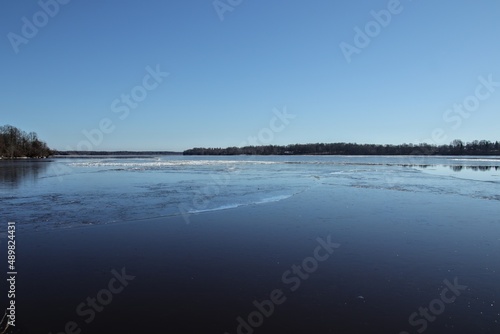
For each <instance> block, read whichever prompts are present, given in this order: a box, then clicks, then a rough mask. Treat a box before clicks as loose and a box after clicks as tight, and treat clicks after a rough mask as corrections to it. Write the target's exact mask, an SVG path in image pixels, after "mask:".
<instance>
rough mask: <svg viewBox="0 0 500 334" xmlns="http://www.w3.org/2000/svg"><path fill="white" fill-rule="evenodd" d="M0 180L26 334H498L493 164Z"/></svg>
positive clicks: (298, 166) (332, 163)
mask: <svg viewBox="0 0 500 334" xmlns="http://www.w3.org/2000/svg"><path fill="white" fill-rule="evenodd" d="M0 180H1V183H0V201H1V204H2V205H1V206H0V216H1V217H2V220H3V221H4V222H7V221H14V222H16V238H17V240H18V244H17V248H16V256H17V258H16V259H17V262H18V263H19V269H18V270H19V275H18V281H17V283H16V286H17V288H18V291H16V298H17V299H16V305H18V309H17V312H18V313H17V314H18V316H19V319H20V320H19V326H20V328H22V329H23V331H22V332H30V333H31V332H33V333H48V332H52V333H61V332H62V331H63V330H64V328H65V324H67V323H69V321H74V322H75V324H76V325H75V326H77V327H78V328H79V329H81V330H82V333H110V332H116V333H139V332H147V333H217V334H224V333H230V334H233V333H245V334H250V333H255V334H258V333H394V334H400V333H401V334H407V333H411V334H414V333H416V334H419V333H424V332H425V333H439V334H445V333H446V334H447V333H450V334H451V333H500V309H499V305H500V303H499V300H500V284H499V283H498V282H500V215H499V214H500V158H498V157H373V156H278V157H275V156H273V157H262V156H250V157H246V156H237V157H192V156H190V157H183V156H162V157H134V158H132V157H126V158H124V157H102V158H101V157H93V158H56V159H49V160H40V161H0ZM5 231H6V224H5V223H4V224H1V230H0V232H1V233H0V239H2V238H1V237H2V236H3V238H4V237H5ZM330 239H331V242H332V243H334V244H335V247H337V248H335V250H334V251H333V249H331V248H328V247H326V248H317V247H319V246H321V245H325V242H326V243H327V244H330V243H328V242H327V240H330ZM320 240H322V241H320ZM0 244H1V245H3V246H2V247H4V246H5V244H4V243H3V240H2V242H1V243H0ZM321 247H323V246H321ZM329 249H330V250H331V251H332V252H333V253H331V254H330V253H328V250H329ZM2 254H5V253H2ZM297 266H299V267H300V268H301V269H300V268H299V267H297ZM121 268H126V272H127V273H129V274H130V275H133V276H135V278H134V280H133V281H131V282H130V284H129V285H128V286H127V287H126V289H125V290H124V291H123V292H122V293H120V294H117V295H114V296H113V300H112V302H111V301H110V302H109V303H108V302H107V301H106V303H105V304H106V306H105V309H104V311H103V312H97V313H95V319H93V318H92V320H91V319H89V318H88V314H89V313H86V314H87V316H82V314H81V312H80V313H79V312H78V311H77V305H81V303H82V302H83V303H85V301H86V300H87V299H86V298H87V297H92V296H96V294H98V293H99V291H102V289H103V288H106V287H107V286H108V285H107V284H108V282H110V280H111V279H112V278H113V274H112V272H113V270H118V271H119V270H120V269H121ZM298 268H299V269H298ZM5 289H7V287H6V284H5V280H2V281H1V282H0V290H1V291H7V290H5ZM273 291H279V292H280V294H278V295H280V296H281V298H278V299H277V300H279V301H282V303H279V304H274V306H273V312H270V311H269V310H270V306H269V303H267V304H265V305H267V306H266V307H267V310H268V312H267V313H268V315H269V316H267V315H266V316H264V315H262V313H266V312H265V310H264V311H262V310H261V311H260V312H262V313H258V312H259V308H258V307H257V306H255V305H256V304H259V305H262V303H264V302H265V301H266V300H271V299H270V298H271V296H272V292H273ZM275 297H276V295H275ZM103 305H104V302H103ZM0 306H1V307H4V304H3V300H2V301H0ZM87 311H88V310H87ZM256 312H257V313H256ZM270 313H272V314H270ZM259 314H260V316H261V318H259ZM242 323H244V325H242Z"/></svg>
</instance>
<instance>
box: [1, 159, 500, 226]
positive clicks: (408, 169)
mask: <svg viewBox="0 0 500 334" xmlns="http://www.w3.org/2000/svg"><path fill="white" fill-rule="evenodd" d="M0 180H1V183H0V201H1V203H2V206H1V207H0V215H1V216H2V217H4V219H5V220H12V221H16V222H17V223H18V226H19V228H26V229H52V228H70V227H77V226H81V225H85V224H110V223H113V222H119V221H127V220H137V219H145V218H153V217H161V216H171V215H178V214H181V215H183V216H184V217H185V218H188V216H189V215H190V214H193V213H199V212H204V211H211V210H222V209H228V208H235V207H238V206H244V205H252V204H260V203H266V202H272V201H279V200H283V199H286V198H289V197H291V196H294V195H296V194H298V193H301V192H304V191H307V190H308V189H309V188H311V187H315V186H318V185H326V186H328V187H329V188H330V189H331V191H342V189H344V188H346V187H354V188H375V189H386V190H390V191H400V192H401V191H405V192H420V193H429V194H458V195H461V196H466V197H471V198H480V199H484V200H487V201H500V191H499V186H500V158H495V157H368V156H361V157H358V156H277V157H276V156H273V157H263V156H252V157H242V156H237V157H183V156H164V157H146V158H144V157H140V158H72V159H50V160H42V161H13V162H12V161H0ZM368 200H369V199H368ZM2 228H3V229H2V230H0V231H1V232H4V230H5V227H4V226H2Z"/></svg>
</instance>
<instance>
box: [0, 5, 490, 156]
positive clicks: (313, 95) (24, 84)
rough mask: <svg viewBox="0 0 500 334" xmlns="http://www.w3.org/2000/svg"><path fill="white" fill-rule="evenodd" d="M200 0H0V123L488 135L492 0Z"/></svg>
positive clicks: (201, 133) (186, 140) (136, 133)
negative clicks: (282, 116)
mask: <svg viewBox="0 0 500 334" xmlns="http://www.w3.org/2000/svg"><path fill="white" fill-rule="evenodd" d="M215 5H216V6H217V7H216V6H214V2H213V1H212V0H203V1H202V0H165V1H160V0H156V1H153V0H141V1H139V0H136V1H131V0H108V1H97V0H85V1H78V0H71V1H68V0H59V2H56V0H42V1H41V2H37V1H27V0H5V1H3V3H2V10H1V11H0V34H1V35H2V38H1V43H0V59H1V62H0V66H1V72H0V73H1V80H0V92H1V99H0V124H11V125H14V126H16V127H19V128H21V129H23V130H25V131H35V132H37V133H38V135H39V137H40V138H41V139H43V140H45V141H46V142H47V144H48V145H49V146H50V147H51V148H55V149H61V150H65V149H76V148H77V147H78V146H80V148H90V149H92V150H183V149H187V148H191V147H195V146H198V147H199V146H205V147H207V146H210V147H214V146H215V147H226V146H238V145H240V144H242V143H244V142H245V141H247V142H248V140H247V138H248V137H249V136H253V137H257V138H260V139H258V140H257V143H258V144H276V145H282V144H292V143H311V142H312V143H315V142H340V141H346V142H357V143H378V144H391V143H392V144H397V143H403V142H407V143H418V142H423V141H427V142H430V143H433V142H434V143H438V144H442V143H449V142H450V141H451V140H453V139H455V138H460V139H462V140H464V141H471V140H474V139H487V140H500V132H499V129H500V20H499V15H500V2H499V1H497V0H481V1H469V0H456V1H443V0H439V1H431V0H413V1H411V0H401V2H400V3H399V5H398V4H397V1H396V0H391V1H386V0H335V1H333V0H251V1H250V0H243V1H240V0H219V1H218V2H215ZM42 7H45V11H44V12H40V11H43V10H44V9H42ZM373 11H374V12H373ZM47 13H48V14H47ZM373 13H379V14H376V15H374V14H373ZM387 14H390V18H389V16H388V15H387ZM375 16H378V21H376V19H375ZM356 27H358V28H359V30H356V31H357V32H356V31H355V29H356ZM359 31H362V33H360V32H359ZM366 31H368V35H367V33H366ZM155 71H159V72H160V73H158V74H156V75H155V76H151V75H150V74H149V72H155ZM167 72H168V73H169V74H168V76H167V75H166V73H167ZM155 77H156V80H155ZM481 77H482V79H480V78H481ZM488 81H490V83H488ZM497 82H498V83H497ZM127 96H128V97H129V100H128V102H127V100H126V99H127ZM123 99H125V100H123ZM134 99H135V100H134ZM461 104H465V105H466V107H460V105H461ZM285 108H286V111H287V113H288V114H292V115H294V116H295V118H293V119H292V118H289V119H286V122H285V123H283V122H282V121H281V120H279V119H277V118H276V116H275V115H276V114H275V112H277V111H280V112H281V113H283V112H284V110H285ZM273 110H274V112H273ZM100 126H101V129H100V128H99V127H100ZM84 131H87V132H88V136H90V137H91V138H92V141H93V142H92V141H91V140H89V139H88V138H87V137H86V136H85V135H84ZM259 135H260V137H259ZM85 141H86V144H85V143H84V142H85Z"/></svg>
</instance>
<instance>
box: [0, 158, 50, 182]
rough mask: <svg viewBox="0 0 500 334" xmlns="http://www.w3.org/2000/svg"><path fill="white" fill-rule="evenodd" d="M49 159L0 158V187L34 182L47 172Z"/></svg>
mask: <svg viewBox="0 0 500 334" xmlns="http://www.w3.org/2000/svg"><path fill="white" fill-rule="evenodd" d="M50 162H51V160H3V161H2V160H0V187H1V188H8V189H9V188H10V189H14V188H17V187H19V186H21V185H22V184H24V183H28V182H32V183H34V182H36V181H37V180H38V178H39V177H40V176H42V175H43V174H45V173H46V172H47V169H48V166H49V165H50Z"/></svg>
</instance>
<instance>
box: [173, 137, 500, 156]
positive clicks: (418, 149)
mask: <svg viewBox="0 0 500 334" xmlns="http://www.w3.org/2000/svg"><path fill="white" fill-rule="evenodd" d="M183 154H184V155H242V154H243V155H500V142H498V141H496V142H490V141H487V140H480V141H479V140H474V141H472V142H470V143H464V142H462V141H461V140H458V139H457V140H454V141H453V142H451V143H450V144H449V145H432V144H427V143H422V144H416V145H414V144H401V145H375V144H354V143H331V144H324V143H317V144H294V145H287V146H276V145H267V146H245V147H228V148H193V149H189V150H186V151H184V152H183Z"/></svg>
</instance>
